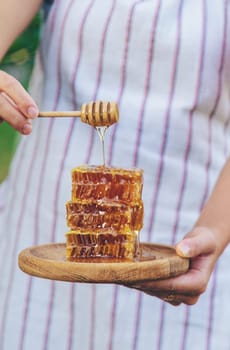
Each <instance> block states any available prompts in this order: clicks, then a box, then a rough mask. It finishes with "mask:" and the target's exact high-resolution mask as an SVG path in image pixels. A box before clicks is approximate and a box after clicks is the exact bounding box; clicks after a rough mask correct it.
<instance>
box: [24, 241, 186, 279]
mask: <svg viewBox="0 0 230 350" xmlns="http://www.w3.org/2000/svg"><path fill="white" fill-rule="evenodd" d="M140 251H141V258H140V260H139V261H131V262H130V261H119V262H116V261H111V260H110V259H103V260H101V259H100V258H97V259H94V260H93V261H89V262H87V261H86V260H84V259H82V260H81V261H79V262H69V261H66V258H65V244H64V243H54V244H47V245H40V246H34V247H30V248H27V249H25V250H23V251H22V252H21V253H20V254H19V257H18V263H19V267H20V269H21V270H22V271H24V272H25V273H27V274H29V275H32V276H36V277H42V278H48V279H51V280H58V281H69V282H84V283H120V284H121V283H126V282H138V281H148V280H156V279H162V278H168V277H172V276H177V275H180V274H182V273H185V272H186V271H187V270H188V268H189V259H184V258H181V257H179V256H178V255H177V254H176V253H175V249H174V248H173V247H171V246H165V245H158V244H150V243H141V245H140Z"/></svg>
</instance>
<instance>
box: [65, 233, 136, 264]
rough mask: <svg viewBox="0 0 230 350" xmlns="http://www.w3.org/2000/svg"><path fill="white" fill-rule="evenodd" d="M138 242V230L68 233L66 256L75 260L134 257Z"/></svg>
mask: <svg viewBox="0 0 230 350" xmlns="http://www.w3.org/2000/svg"><path fill="white" fill-rule="evenodd" d="M137 244H138V232H132V233H131V234H117V235H112V234H111V233H108V232H107V233H103V234H102V233H99V234H92V233H90V232H89V233H82V232H79V231H69V232H67V233H66V258H67V260H70V261H74V260H77V259H80V258H98V257H103V258H123V259H133V257H134V255H135V251H136V246H137Z"/></svg>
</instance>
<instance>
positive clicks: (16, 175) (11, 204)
mask: <svg viewBox="0 0 230 350" xmlns="http://www.w3.org/2000/svg"><path fill="white" fill-rule="evenodd" d="M25 137H26V136H25ZM22 142H23V141H22ZM25 152H26V142H23V147H22V150H21V154H22V155H21V157H24V154H25ZM21 157H18V163H17V164H16V167H15V168H16V169H15V172H14V179H13V180H12V181H11V182H13V184H12V188H15V185H16V181H17V179H18V177H19V175H20V170H21V159H23V158H21ZM10 176H11V177H13V176H12V172H11V175H10ZM12 202H13V203H12ZM14 203H15V201H14V200H13V196H12V198H11V202H10V203H9V204H8V205H9V206H10V207H12V206H13V205H14ZM4 209H5V205H4V206H2V207H1V208H0V214H1V211H3V210H4ZM10 215H11V212H10V211H9V212H8V217H7V222H9V220H10ZM0 266H2V267H3V266H4V265H0Z"/></svg>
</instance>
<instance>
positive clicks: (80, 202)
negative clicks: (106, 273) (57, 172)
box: [66, 166, 144, 261]
mask: <svg viewBox="0 0 230 350" xmlns="http://www.w3.org/2000/svg"><path fill="white" fill-rule="evenodd" d="M142 187H143V171H142V170H141V169H122V168H114V167H105V166H80V167H77V168H74V169H73V170H72V197H71V200H70V201H68V202H67V203H66V222H67V226H68V227H69V229H70V231H68V232H67V233H66V258H67V260H69V261H77V260H78V259H79V258H99V257H102V258H114V259H117V258H119V259H131V260H132V259H134V258H135V256H136V255H137V250H138V244H139V232H140V230H141V228H142V226H143V212H144V208H143V201H142V199H141V196H142Z"/></svg>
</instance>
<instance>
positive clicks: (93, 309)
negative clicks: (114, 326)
mask: <svg viewBox="0 0 230 350" xmlns="http://www.w3.org/2000/svg"><path fill="white" fill-rule="evenodd" d="M115 3H116V1H115V0H113V2H112V5H111V7H110V10H109V13H108V16H107V19H106V21H105V26H104V29H103V32H102V39H101V43H100V48H99V50H100V55H99V64H98V69H97V79H96V85H95V89H94V93H93V101H95V100H96V99H97V95H98V90H99V86H100V82H101V76H102V69H103V58H104V49H105V39H106V36H107V33H108V29H109V24H110V22H111V18H112V15H113V12H114V9H115ZM94 138H95V130H94V129H92V130H91V136H90V142H89V146H88V151H87V156H86V161H85V162H86V164H88V163H89V162H90V157H91V154H92V150H93V143H94ZM95 301H96V286H95V285H93V286H92V301H91V318H90V319H91V325H90V343H89V349H90V350H93V349H94V334H95V307H96V303H95Z"/></svg>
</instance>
